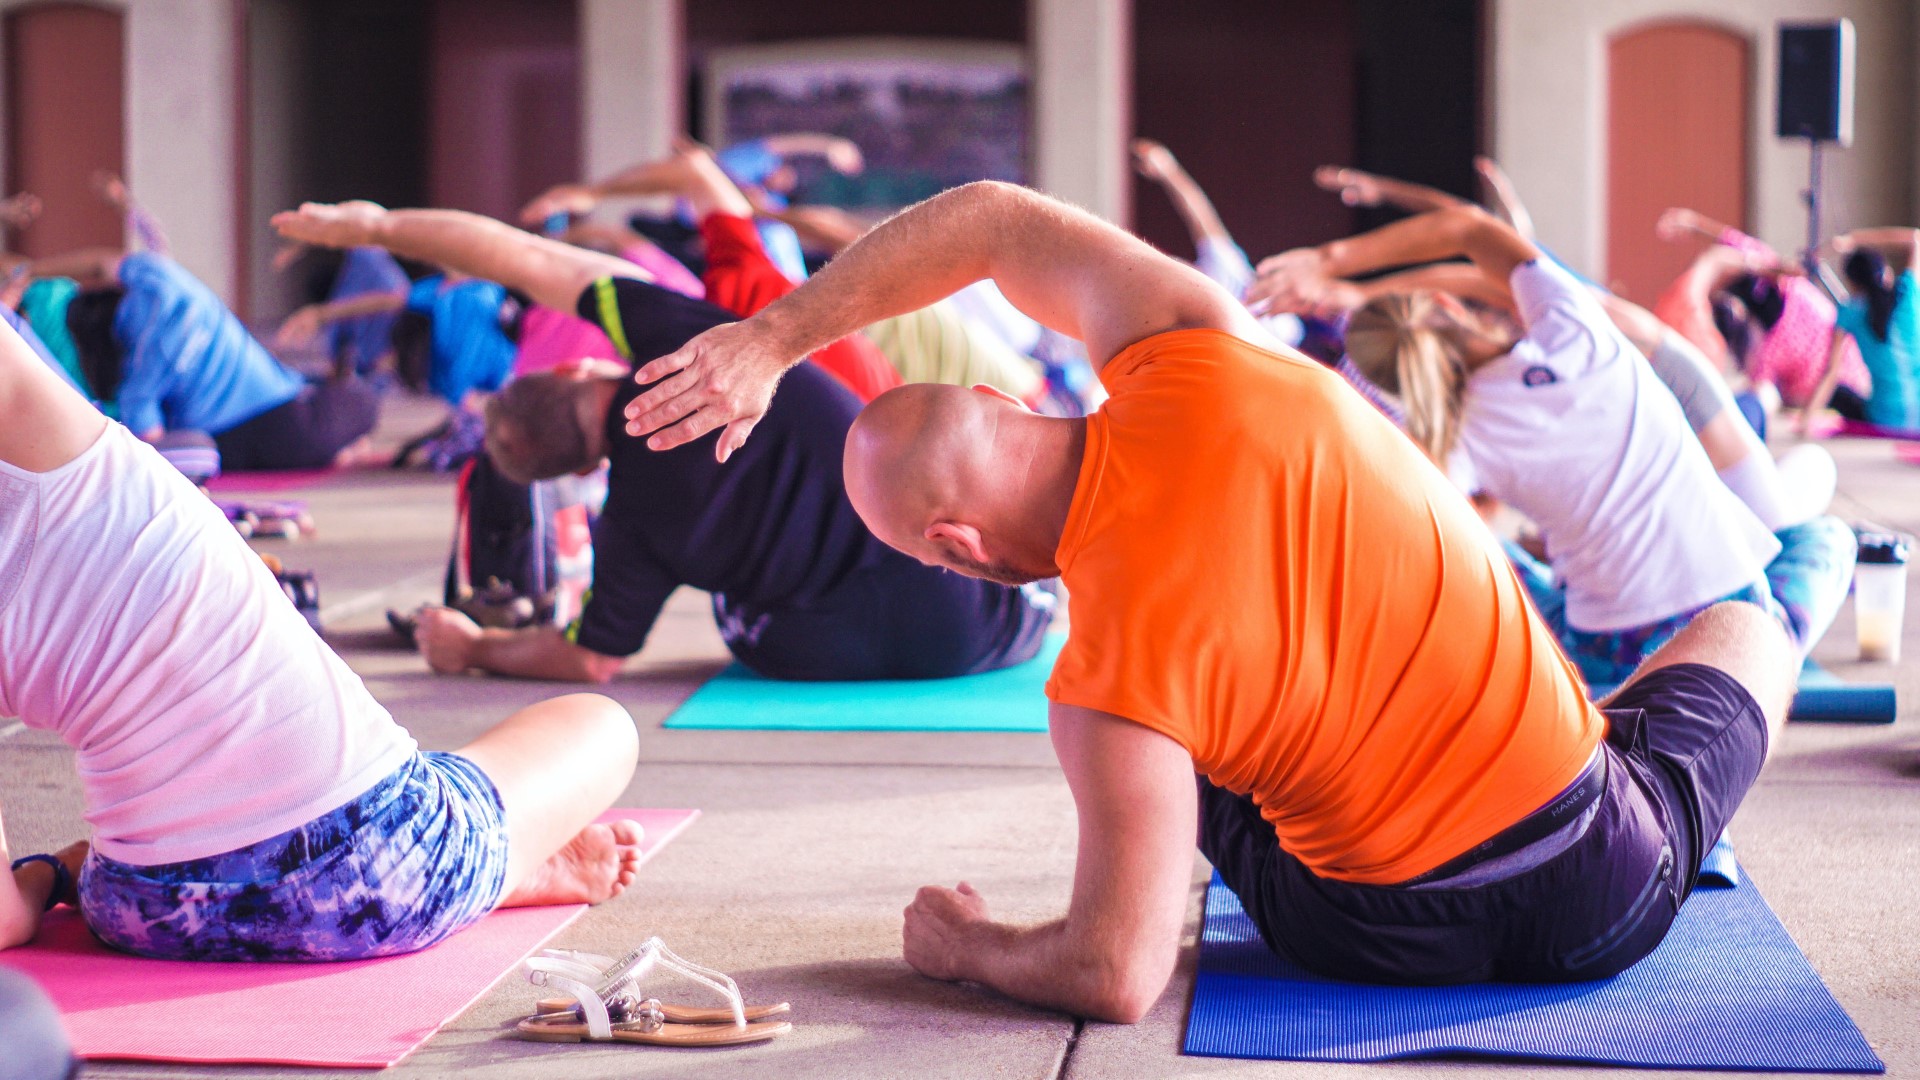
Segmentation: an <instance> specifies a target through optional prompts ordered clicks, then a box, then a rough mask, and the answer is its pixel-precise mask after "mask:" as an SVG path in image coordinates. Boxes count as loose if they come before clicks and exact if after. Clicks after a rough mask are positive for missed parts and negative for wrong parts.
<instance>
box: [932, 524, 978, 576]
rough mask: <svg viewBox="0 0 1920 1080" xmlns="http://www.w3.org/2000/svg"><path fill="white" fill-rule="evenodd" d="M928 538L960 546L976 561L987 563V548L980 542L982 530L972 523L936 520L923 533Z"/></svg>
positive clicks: (948, 544)
mask: <svg viewBox="0 0 1920 1080" xmlns="http://www.w3.org/2000/svg"><path fill="white" fill-rule="evenodd" d="M922 535H924V536H925V537H926V538H927V539H928V540H930V541H932V542H933V543H936V544H939V545H941V546H943V547H954V548H959V549H960V550H961V551H963V552H965V553H966V554H967V557H968V558H970V559H972V560H973V561H974V562H976V563H979V564H981V565H983V566H984V565H985V564H986V563H987V562H988V561H989V560H988V559H987V549H986V547H985V546H983V545H982V544H981V543H980V530H979V529H976V528H974V527H973V526H971V525H962V524H960V523H959V522H956V521H936V522H934V523H933V524H931V525H929V526H927V531H926V532H925V533H923V534H922Z"/></svg>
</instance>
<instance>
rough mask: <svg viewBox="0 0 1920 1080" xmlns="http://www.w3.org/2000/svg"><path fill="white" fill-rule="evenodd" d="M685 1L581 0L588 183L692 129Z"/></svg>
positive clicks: (583, 120)
mask: <svg viewBox="0 0 1920 1080" xmlns="http://www.w3.org/2000/svg"><path fill="white" fill-rule="evenodd" d="M681 2H682V0H580V94H581V109H580V119H581V125H582V131H581V136H580V148H581V157H582V158H583V160H582V161H581V165H582V166H583V167H584V169H585V172H586V175H587V176H588V177H590V178H592V177H601V176H605V175H607V174H608V173H610V172H613V171H615V170H616V169H619V168H621V167H623V166H626V165H631V164H633V163H634V162H636V161H642V160H646V159H648V158H654V157H659V156H661V155H663V154H665V153H666V152H667V150H668V149H669V148H670V147H671V145H672V142H673V137H674V136H675V135H677V134H680V133H682V132H684V131H685V130H686V102H685V101H684V98H685V96H686V70H685V68H686V48H685V42H684V41H683V37H684V34H685V26H686V20H685V19H684V18H683V14H682V8H681Z"/></svg>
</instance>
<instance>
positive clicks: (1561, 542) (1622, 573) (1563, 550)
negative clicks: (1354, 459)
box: [1460, 259, 1780, 632]
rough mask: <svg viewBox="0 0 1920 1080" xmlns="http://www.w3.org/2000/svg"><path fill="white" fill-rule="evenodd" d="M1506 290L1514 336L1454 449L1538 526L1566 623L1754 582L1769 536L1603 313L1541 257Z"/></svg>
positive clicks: (1645, 619) (1768, 555)
mask: <svg viewBox="0 0 1920 1080" xmlns="http://www.w3.org/2000/svg"><path fill="white" fill-rule="evenodd" d="M1513 295H1514V299H1515V300H1516V301H1517V302H1518V304H1519V308H1520V318H1521V321H1522V322H1523V323H1524V324H1525V325H1526V328H1527V333H1526V336H1525V337H1524V338H1522V339H1521V340H1520V342H1519V343H1518V344H1516V345H1515V346H1514V347H1513V351H1512V352H1510V353H1508V354H1507V355H1505V356H1502V357H1500V358H1498V359H1496V360H1494V361H1492V362H1490V363H1488V364H1486V365H1484V366H1482V367H1481V368H1479V369H1478V370H1476V371H1475V372H1474V373H1473V375H1472V376H1471V377H1470V378H1469V380H1468V383H1467V400H1466V412H1465V417H1464V420H1463V423H1462V425H1461V439H1460V445H1461V446H1462V447H1463V448H1464V449H1465V450H1466V452H1467V455H1468V457H1469V458H1470V459H1471V461H1472V464H1473V472H1474V474H1475V476H1476V477H1477V479H1478V482H1479V486H1480V488H1481V490H1483V491H1486V492H1487V493H1488V494H1491V495H1493V496H1495V497H1497V498H1499V499H1501V500H1503V501H1505V502H1508V503H1511V504H1512V505H1513V507H1514V508H1515V509H1517V510H1519V511H1520V512H1521V513H1523V514H1525V515H1527V517H1529V518H1531V519H1532V520H1533V522H1534V524H1536V525H1538V526H1539V527H1540V531H1541V533H1542V535H1543V536H1544V538H1545V539H1546V542H1547V555H1548V558H1549V560H1550V561H1551V562H1552V564H1553V568H1554V570H1555V572H1556V573H1557V574H1558V576H1559V577H1560V578H1561V579H1562V580H1563V581H1564V582H1565V584H1566V590H1567V622H1568V623H1569V624H1571V625H1572V626H1574V627H1575V628H1577V629H1580V630H1588V631H1594V632H1606V631H1612V630H1625V629H1629V628H1632V627H1636V626H1644V625H1646V624H1648V623H1651V622H1656V621H1658V620H1660V619H1664V618H1667V617H1669V616H1672V615H1676V614H1679V613H1680V612H1682V611H1686V610H1688V609H1690V608H1695V607H1698V606H1700V605H1702V604H1707V603H1711V602H1712V601H1714V600H1718V599H1719V598H1721V597H1723V596H1726V595H1727V594H1728V593H1732V592H1735V591H1737V590H1739V589H1743V588H1745V587H1747V586H1749V585H1752V584H1754V583H1756V582H1759V581H1761V580H1762V579H1763V575H1764V571H1765V569H1766V565H1767V563H1768V562H1770V561H1771V560H1772V559H1773V557H1774V556H1775V555H1776V554H1778V553H1779V551H1780V543H1779V541H1778V540H1776V539H1775V538H1774V536H1773V534H1772V533H1770V532H1768V531H1767V529H1766V527H1765V526H1763V525H1762V524H1761V523H1760V520H1759V519H1758V518H1756V517H1754V515H1753V512H1752V511H1751V510H1749V509H1747V507H1746V506H1745V505H1744V504H1743V503H1741V502H1740V500H1739V499H1737V498H1735V497H1734V495H1733V493H1732V492H1730V491H1728V490H1727V487H1726V485H1725V484H1722V483H1721V482H1720V478H1719V477H1718V476H1716V475H1715V474H1714V471H1713V465H1712V463H1711V462H1709V461H1708V460H1707V454H1706V451H1705V450H1704V449H1702V448H1701V446H1700V441H1699V440H1698V439H1697V438H1695V437H1694V434H1693V431H1692V430H1691V429H1690V428H1689V427H1688V426H1687V418H1686V416H1685V415H1684V414H1683V413H1682V412H1681V411H1680V403H1679V402H1678V401H1676V400H1675V399H1674V396H1673V393H1672V392H1671V391H1669V390H1668V389H1667V388H1666V386H1665V385H1664V384H1662V383H1661V382H1660V380H1659V378H1658V377H1657V376H1656V375H1655V374H1654V372H1653V368H1652V367H1651V366H1650V365H1648V364H1647V362H1646V360H1645V358H1644V357H1642V356H1641V354H1640V351H1639V350H1638V349H1635V348H1634V347H1633V345H1632V343H1631V342H1629V341H1628V340H1627V339H1626V338H1625V337H1623V336H1622V335H1621V334H1620V331H1619V330H1618V329H1616V328H1615V327H1614V325H1613V322H1612V320H1610V319H1609V318H1608V317H1607V313H1606V311H1605V309H1603V308H1602V307H1601V306H1600V302H1599V301H1598V300H1596V299H1594V297H1593V295H1592V294H1591V293H1589V292H1588V291H1587V289H1586V286H1584V285H1582V284H1581V283H1580V282H1579V281H1578V280H1576V279H1575V278H1574V277H1573V275H1571V274H1569V273H1567V272H1566V271H1565V270H1563V269H1561V268H1560V267H1558V266H1555V265H1553V263H1551V262H1550V261H1549V260H1546V259H1536V260H1534V261H1533V262H1530V263H1526V264H1523V265H1522V266H1520V267H1519V268H1517V269H1515V270H1514V272H1513Z"/></svg>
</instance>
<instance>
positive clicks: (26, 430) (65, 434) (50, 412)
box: [0, 322, 107, 472]
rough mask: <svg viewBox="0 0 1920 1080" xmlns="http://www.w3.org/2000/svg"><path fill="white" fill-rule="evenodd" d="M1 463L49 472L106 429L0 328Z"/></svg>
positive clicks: (13, 336)
mask: <svg viewBox="0 0 1920 1080" xmlns="http://www.w3.org/2000/svg"><path fill="white" fill-rule="evenodd" d="M0 416H4V417H6V418H7V419H6V422H5V423H0V461H4V462H6V463H7V464H9V465H12V466H14V467H16V468H21V469H25V470H27V471H28V472H48V471H50V470H53V469H57V468H59V467H60V466H62V465H65V464H66V463H67V462H69V461H72V460H73V459H74V458H76V457H79V456H80V455H81V453H83V452H84V451H85V450H86V449H87V447H89V446H92V445H93V443H94V440H95V439H98V438H99V437H100V432H101V431H103V430H105V428H106V426H107V418H106V417H104V416H102V415H100V411H99V410H98V409H95V408H94V407H93V406H92V405H91V404H89V403H88V402H87V400H86V399H85V398H83V397H81V396H80V394H79V393H78V392H77V391H75V390H74V389H73V388H72V387H71V386H68V385H67V384H66V383H65V382H63V381H62V380H61V379H60V377H59V376H58V375H55V374H54V373H53V371H52V369H50V368H48V367H47V365H46V364H44V363H42V362H41V360H40V358H39V357H38V356H35V355H34V354H33V350H32V349H30V348H28V347H27V343H26V342H25V341H22V340H21V338H20V335H19V334H18V333H17V332H15V330H14V329H13V327H11V326H8V325H6V324H5V323H3V322H0Z"/></svg>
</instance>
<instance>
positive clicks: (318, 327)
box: [273, 292, 407, 349]
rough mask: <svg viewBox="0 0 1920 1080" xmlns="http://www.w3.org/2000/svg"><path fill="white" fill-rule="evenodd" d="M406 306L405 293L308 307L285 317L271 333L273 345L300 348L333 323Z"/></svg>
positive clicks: (348, 299) (371, 296)
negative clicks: (272, 333)
mask: <svg viewBox="0 0 1920 1080" xmlns="http://www.w3.org/2000/svg"><path fill="white" fill-rule="evenodd" d="M406 306H407V297H406V294H405V293H397V292H393V293H366V294H363V295H361V296H351V297H348V298H347V299H345V300H333V301H329V302H327V303H324V304H308V305H307V306H306V307H303V308H301V309H300V310H298V311H296V312H294V313H293V314H291V315H289V316H287V319H286V321H285V322H283V323H281V324H280V329H279V330H277V331H275V332H274V335H273V344H274V347H275V348H278V349H291V348H299V347H301V346H304V345H306V344H308V343H309V342H311V341H313V339H314V338H315V337H317V336H319V334H320V331H322V330H324V329H326V328H327V327H328V326H331V325H333V324H334V323H337V322H341V321H344V320H346V319H356V318H359V317H361V316H363V315H384V314H386V313H388V312H392V311H399V310H400V309H401V308H404V307H406Z"/></svg>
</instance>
